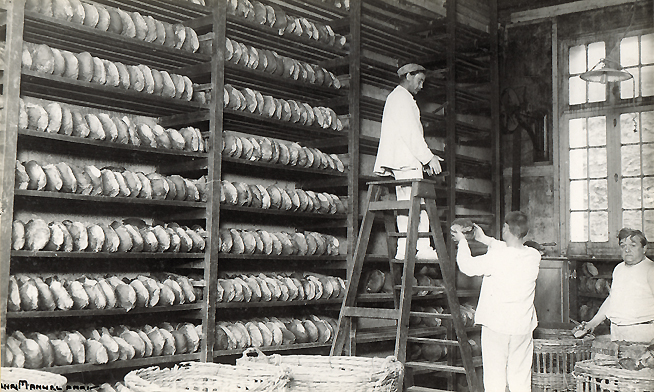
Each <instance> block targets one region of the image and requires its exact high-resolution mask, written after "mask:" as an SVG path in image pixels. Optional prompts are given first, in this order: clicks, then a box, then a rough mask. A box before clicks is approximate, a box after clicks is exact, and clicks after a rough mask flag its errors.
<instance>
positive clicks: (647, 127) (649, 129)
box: [640, 112, 654, 142]
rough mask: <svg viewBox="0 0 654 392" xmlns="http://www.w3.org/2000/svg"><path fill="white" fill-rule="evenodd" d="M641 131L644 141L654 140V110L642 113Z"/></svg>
mask: <svg viewBox="0 0 654 392" xmlns="http://www.w3.org/2000/svg"><path fill="white" fill-rule="evenodd" d="M640 131H641V132H642V134H643V136H642V139H643V141H644V142H654V112H641V113H640Z"/></svg>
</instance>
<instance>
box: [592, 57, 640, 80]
mask: <svg viewBox="0 0 654 392" xmlns="http://www.w3.org/2000/svg"><path fill="white" fill-rule="evenodd" d="M611 64H615V65H616V68H614V67H611ZM598 67H599V68H598ZM579 77H580V78H581V79H582V80H585V81H587V82H595V83H602V84H607V83H615V82H624V81H625V80H629V79H631V78H633V75H631V74H630V73H629V72H627V71H625V70H623V69H622V67H620V64H618V63H617V62H615V61H612V60H609V59H601V60H600V61H599V62H598V63H597V64H595V66H594V67H593V68H591V70H590V71H586V72H584V73H582V74H581V75H579Z"/></svg>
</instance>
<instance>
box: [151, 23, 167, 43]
mask: <svg viewBox="0 0 654 392" xmlns="http://www.w3.org/2000/svg"><path fill="white" fill-rule="evenodd" d="M154 24H155V27H156V37H155V39H154V41H152V42H153V43H155V44H158V45H163V44H164V43H165V42H166V34H167V30H166V24H164V22H162V21H160V20H158V19H155V21H154Z"/></svg>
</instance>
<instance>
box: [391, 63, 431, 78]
mask: <svg viewBox="0 0 654 392" xmlns="http://www.w3.org/2000/svg"><path fill="white" fill-rule="evenodd" d="M424 70H425V67H423V66H422V65H418V64H414V63H409V64H405V65H403V66H401V67H400V69H398V70H397V74H398V76H402V75H406V74H408V73H410V72H416V71H424Z"/></svg>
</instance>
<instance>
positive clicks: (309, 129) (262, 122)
mask: <svg viewBox="0 0 654 392" xmlns="http://www.w3.org/2000/svg"><path fill="white" fill-rule="evenodd" d="M223 115H224V121H225V125H224V128H225V129H226V130H231V131H241V132H244V133H249V134H254V135H260V136H271V137H280V138H282V139H285V140H294V141H300V142H302V141H307V140H315V139H320V138H330V137H341V136H343V135H344V131H336V130H334V129H331V128H328V129H325V128H321V127H320V126H318V124H317V122H316V123H314V124H313V125H311V126H307V125H302V124H299V123H292V122H290V121H282V120H278V119H276V118H269V117H264V116H262V115H260V114H256V113H250V112H248V111H243V110H234V109H227V108H225V109H224V110H223Z"/></svg>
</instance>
